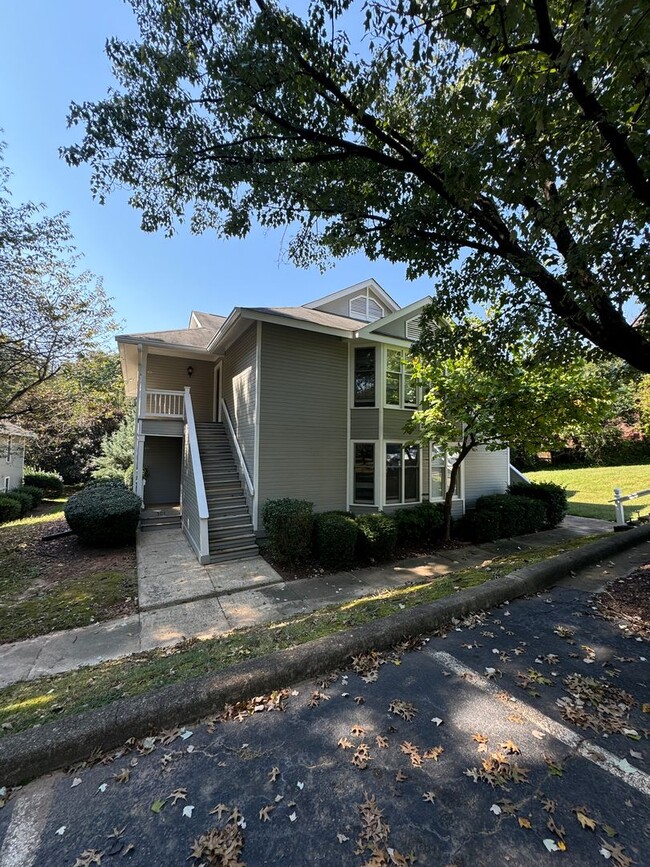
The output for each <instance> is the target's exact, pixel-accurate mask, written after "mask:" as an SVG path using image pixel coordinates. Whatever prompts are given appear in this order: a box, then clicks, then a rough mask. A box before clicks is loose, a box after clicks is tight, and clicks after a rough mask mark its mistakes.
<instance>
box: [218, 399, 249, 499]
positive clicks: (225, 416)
mask: <svg viewBox="0 0 650 867" xmlns="http://www.w3.org/2000/svg"><path fill="white" fill-rule="evenodd" d="M221 417H222V418H223V419H224V421H225V422H226V427H227V428H228V430H229V431H230V438H231V442H232V443H233V444H234V446H235V452H236V454H237V463H238V464H239V469H240V470H241V473H242V475H243V477H244V480H245V482H246V487H247V488H248V493H249V494H250V495H251V497H252V496H253V495H254V494H255V485H253V480H252V479H251V475H250V473H249V472H248V467H247V466H246V458H245V457H244V453H243V452H242V450H241V446H240V445H239V440H238V439H237V434H236V433H235V428H234V427H233V424H232V420H231V418H230V413H229V412H228V407H227V406H226V402H225V400H224V399H223V398H221Z"/></svg>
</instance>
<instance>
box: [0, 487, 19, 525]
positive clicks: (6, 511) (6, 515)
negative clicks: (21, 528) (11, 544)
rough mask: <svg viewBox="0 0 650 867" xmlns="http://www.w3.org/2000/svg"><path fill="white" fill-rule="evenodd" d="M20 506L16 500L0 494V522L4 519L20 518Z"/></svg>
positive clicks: (2, 522) (3, 521)
mask: <svg viewBox="0 0 650 867" xmlns="http://www.w3.org/2000/svg"><path fill="white" fill-rule="evenodd" d="M20 510H21V506H20V503H19V502H18V500H16V499H14V498H12V497H8V496H7V495H6V494H0V524H4V523H5V522H6V521H16V520H18V518H20Z"/></svg>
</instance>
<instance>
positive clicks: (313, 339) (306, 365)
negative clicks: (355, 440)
mask: <svg viewBox="0 0 650 867" xmlns="http://www.w3.org/2000/svg"><path fill="white" fill-rule="evenodd" d="M347 381H348V349H347V345H346V344H345V342H344V341H343V340H341V339H340V338H337V337H331V336H329V335H325V334H315V333H312V332H306V331H299V330H297V329H292V328H283V327H282V326H278V325H271V324H268V323H263V324H262V346H261V364H260V465H259V505H260V518H261V508H262V506H263V505H264V503H265V501H266V500H268V499H276V498H277V497H298V498H300V499H306V500H311V501H312V502H313V503H314V511H316V512H323V511H326V510H329V509H345V508H346V503H347V454H348V441H347V412H348V406H347V403H348V390H347ZM260 524H261V521H260Z"/></svg>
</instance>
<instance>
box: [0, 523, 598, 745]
mask: <svg viewBox="0 0 650 867" xmlns="http://www.w3.org/2000/svg"><path fill="white" fill-rule="evenodd" d="M596 538H600V537H599V536H585V537H582V538H580V539H573V540H570V541H567V542H563V543H562V544H559V545H552V546H548V547H544V548H539V549H533V550H531V549H526V550H523V551H521V552H517V553H515V554H510V555H507V556H502V557H495V558H494V559H493V560H492V561H491V562H490V564H489V565H488V566H484V567H480V568H469V569H464V570H462V571H458V572H452V573H450V574H449V575H445V576H443V577H437V578H433V579H431V580H429V581H426V582H421V583H417V584H410V585H407V586H404V587H399V588H395V589H390V590H385V591H383V592H381V593H377V594H374V595H372V596H366V597H363V598H361V599H355V600H350V601H347V602H341V603H339V604H336V605H329V606H327V607H326V608H321V609H319V610H317V611H314V612H312V613H311V614H305V615H300V616H297V617H292V618H290V619H285V620H282V621H278V622H276V623H270V624H267V623H265V624H263V625H260V626H253V627H248V628H246V629H239V630H236V631H233V632H231V633H229V634H228V635H225V636H222V637H220V638H213V639H208V640H205V641H198V640H197V639H194V640H191V641H187V642H184V643H183V644H178V645H176V646H174V647H171V648H166V649H157V650H152V651H148V652H144V653H139V654H135V655H133V656H129V657H125V658H124V659H118V660H114V661H110V662H104V663H100V664H99V665H93V666H87V667H85V668H82V669H77V670H76V671H70V672H65V673H63V674H57V675H52V676H50V677H43V678H39V679H38V680H33V681H22V682H19V683H15V684H12V685H11V686H8V687H5V688H4V689H2V690H0V725H1V726H2V727H1V728H0V736H6V735H7V734H11V733H12V732H16V731H21V730H23V729H26V728H29V727H30V726H34V725H40V724H43V723H45V722H49V721H50V720H52V719H53V718H55V717H57V716H67V715H70V714H75V713H81V712H83V711H86V710H90V709H92V708H97V707H102V706H104V705H106V704H109V703H110V702H112V701H115V700H117V699H120V698H127V697H129V696H136V695H141V694H142V693H145V692H149V691H151V690H154V689H157V688H159V687H162V686H167V685H168V684H172V683H177V682H179V681H183V680H187V679H189V678H193V677H199V676H200V675H204V674H210V673H214V672H218V671H222V670H223V669H225V668H228V667H229V666H231V665H233V664H235V663H236V662H240V661H241V660H243V659H251V658H255V657H258V656H264V655H266V654H269V653H273V652H275V651H278V650H285V649H287V648H290V647H296V646H298V645H300V644H304V643H305V642H307V641H312V640H313V639H316V638H321V637H324V636H326V635H332V634H334V633H336V632H340V631H344V630H346V629H350V628H352V627H354V626H359V625H361V624H363V623H368V622H369V621H372V620H377V619H378V618H382V617H388V616H389V615H391V614H394V613H396V612H397V611H400V610H403V609H405V608H413V607H415V606H417V605H424V604H426V603H429V602H435V601H436V600H438V599H442V598H444V597H445V596H451V595H453V594H454V593H457V592H458V591H459V590H464V589H465V588H468V587H475V586H477V585H479V584H483V583H484V582H485V581H490V580H493V579H494V578H498V577H500V576H502V575H507V574H508V573H509V572H512V571H514V570H515V569H518V568H520V567H522V566H525V565H529V564H532V563H536V562H538V561H540V560H546V559H548V558H549V557H553V556H555V555H556V554H560V553H562V552H563V551H567V550H569V549H571V548H577V547H580V546H582V545H584V544H586V543H587V542H592V541H593V540H594V539H596Z"/></svg>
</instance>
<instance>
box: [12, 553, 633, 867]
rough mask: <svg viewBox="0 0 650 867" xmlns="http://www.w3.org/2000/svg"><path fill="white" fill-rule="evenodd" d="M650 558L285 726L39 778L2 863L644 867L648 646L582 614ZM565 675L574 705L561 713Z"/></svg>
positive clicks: (288, 719)
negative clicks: (602, 590) (226, 850)
mask: <svg viewBox="0 0 650 867" xmlns="http://www.w3.org/2000/svg"><path fill="white" fill-rule="evenodd" d="M649 548H650V546H648V545H645V546H644V549H643V550H641V551H639V550H637V551H635V552H633V553H627V554H625V555H622V556H621V557H620V558H619V559H618V560H617V561H616V563H615V564H613V565H610V563H609V562H607V563H603V564H601V566H600V567H599V568H597V569H593V570H590V571H589V572H586V573H581V574H580V575H578V576H577V577H576V578H575V579H574V580H573V581H570V582H568V583H565V584H563V585H561V586H559V587H556V588H554V589H553V590H552V591H551V592H549V593H547V594H544V595H540V596H538V597H533V598H530V599H527V600H521V601H518V602H514V603H512V604H510V605H508V606H503V607H501V608H500V609H497V610H495V611H493V612H491V613H490V614H489V615H486V616H485V617H484V618H472V619H470V621H469V622H466V623H463V624H459V625H458V626H457V627H456V628H453V629H452V630H451V631H450V632H449V633H448V634H447V635H446V636H444V637H443V636H433V637H431V638H430V639H429V640H428V641H426V642H424V643H423V644H422V645H421V646H419V647H418V648H417V649H415V650H412V651H408V652H397V653H394V654H388V655H387V656H386V657H384V659H383V660H382V664H381V665H379V667H378V669H377V679H376V680H374V681H373V675H372V665H369V666H368V667H367V668H366V670H367V671H370V672H371V674H370V677H369V678H366V680H364V679H362V677H360V676H359V674H358V673H355V672H354V671H353V670H352V669H351V670H350V671H348V672H340V673H338V675H337V676H336V678H334V677H333V678H332V682H331V683H330V684H328V685H327V688H323V687H322V686H319V685H316V684H314V683H312V682H309V683H302V684H299V685H297V686H296V687H295V689H292V690H290V691H289V692H288V695H287V696H286V699H285V701H284V708H285V709H284V711H277V710H260V711H259V712H257V713H253V714H252V715H247V716H245V717H244V718H243V720H242V721H238V720H230V721H214V722H212V723H206V722H203V723H201V724H197V725H191V726H189V727H188V729H187V730H186V731H185V732H184V733H183V734H184V735H185V738H183V737H182V736H179V733H178V732H176V733H174V732H172V733H170V735H169V738H173V739H172V740H171V742H169V743H162V742H161V741H160V740H159V739H158V740H156V741H155V744H154V745H153V750H152V751H150V752H149V749H150V748H151V746H152V744H151V743H145V744H139V745H135V746H132V747H129V748H128V750H127V751H126V752H125V754H124V755H121V756H118V757H117V758H115V759H114V761H112V762H111V763H108V764H96V765H94V766H92V767H85V768H80V769H76V770H72V771H71V772H70V773H68V774H63V773H59V774H54V775H51V776H48V777H46V778H43V779H41V780H38V781H35V782H34V783H32V784H30V785H29V786H27V787H25V788H24V789H23V790H21V791H19V792H17V793H16V794H15V795H14V797H13V798H12V799H11V800H10V801H9V802H8V804H7V806H6V807H5V808H4V809H2V810H0V838H1V839H4V843H3V845H2V849H1V850H0V865H1V867H31V865H38V867H47V865H57V867H59V865H62V867H64V865H66V867H67V865H70V867H72V865H75V864H76V865H77V867H81V865H86V864H88V865H92V864H95V863H96V864H100V863H101V865H104V867H105V865H111V867H113V865H120V864H130V865H134V867H135V865H137V867H177V865H178V867H179V865H184V864H185V865H186V864H191V865H199V864H206V865H208V864H222V863H223V864H227V865H235V864H237V863H240V862H241V863H245V864H248V865H249V867H251V865H271V864H273V865H275V864H281V865H287V867H292V865H312V864H316V865H362V864H366V863H369V862H370V859H371V851H370V848H368V847H369V846H370V845H371V844H372V842H373V841H374V842H375V843H376V845H377V847H378V850H379V851H380V852H382V853H383V855H382V856H377V859H376V860H375V861H372V864H373V865H384V864H386V865H389V864H397V865H400V864H405V863H409V861H408V860H406V861H405V860H402V859H405V858H406V859H409V858H410V857H411V856H413V857H414V858H415V862H414V863H416V864H418V865H435V867H445V865H456V867H470V865H472V867H475V865H485V867H488V865H490V867H493V865H529V864H533V863H534V864H539V865H540V867H543V865H547V864H548V865H553V864H557V863H564V864H570V865H572V867H573V865H576V867H593V865H598V864H605V863H606V861H607V862H608V863H609V864H612V865H616V867H628V865H629V864H631V863H634V864H638V865H644V864H645V865H647V864H650V820H649V816H650V813H649V808H650V776H649V775H648V773H647V772H648V771H650V747H649V746H648V741H647V740H646V736H647V734H648V733H649V732H648V731H647V729H648V728H650V714H648V713H644V712H643V707H642V706H643V704H644V703H647V702H650V689H649V688H648V683H649V678H648V665H649V664H650V663H649V661H648V660H650V648H648V646H647V643H644V642H639V641H637V640H636V639H635V638H633V637H626V636H625V634H624V632H623V630H621V629H620V628H619V627H618V626H617V625H616V624H611V623H608V622H606V621H604V620H602V619H601V618H600V617H598V616H597V615H596V613H595V611H594V610H593V607H592V603H591V602H590V593H591V591H592V590H593V589H594V588H595V587H597V586H599V585H602V583H603V581H606V580H609V579H611V578H613V577H614V576H615V575H617V574H624V573H625V572H626V571H627V570H628V569H629V568H630V567H631V566H633V565H635V564H636V563H639V562H642V561H645V562H647V561H648V560H650V556H648V552H649ZM576 675H577V676H578V677H577V679H576V677H575V676H576ZM567 677H573V678H574V679H573V680H572V685H573V691H574V692H576V690H582V692H580V693H578V695H579V697H580V696H581V697H582V699H583V700H584V703H583V705H582V706H581V705H580V704H579V702H576V700H575V699H573V700H572V701H569V703H568V704H567V705H566V709H565V711H564V715H563V713H562V709H561V707H560V706H559V705H558V703H557V702H558V699H563V698H568V699H570V698H571V696H570V691H569V690H568V689H567V688H566V687H565V684H564V681H565V679H566V678H567ZM585 678H590V679H594V680H595V684H594V682H592V681H591V680H585ZM368 679H369V680H370V681H371V682H367V680H368ZM600 684H605V686H604V687H603V689H604V692H602V693H600V692H596V693H594V691H595V690H598V689H599V685H600ZM612 689H615V690H619V691H620V692H617V693H612ZM314 694H316V696H315V695H314ZM594 694H595V695H596V697H597V701H596V705H597V706H592V705H590V704H589V701H588V699H589V697H591V696H594ZM628 695H629V696H632V697H633V700H632V699H630V698H628ZM630 702H631V706H628V705H629V704H630ZM391 708H392V711H393V712H391ZM395 711H397V713H395ZM411 713H413V714H414V715H413V716H412V718H411V719H405V718H404V715H406V716H407V717H408V716H411ZM400 714H402V715H400ZM567 714H568V715H569V716H570V717H571V718H572V719H574V720H575V721H576V722H571V721H569V720H567V718H566V715H567ZM579 723H580V724H579ZM585 723H591V724H592V726H594V727H595V728H594V727H591V728H585V727H584V724H585ZM603 726H605V727H607V728H609V729H610V731H609V732H603V731H602V730H599V729H602V727H603ZM617 729H618V731H616V730H617ZM620 729H627V730H628V733H627V734H624V733H622V731H620ZM190 733H191V734H190ZM635 733H636V734H635ZM637 738H640V740H637ZM341 739H343V741H342V742H341V743H342V745H339V742H340V741H341ZM378 739H379V740H378ZM348 744H350V746H349V745H348ZM362 744H366V745H367V749H363V748H361V745H362ZM89 746H90V745H89ZM440 747H442V750H440V749H439V748H440ZM355 755H356V763H355V761H353V759H354V757H355ZM366 758H367V760H366ZM484 762H485V763H486V764H485V765H484V764H483V763H484ZM358 765H361V766H363V765H366V766H365V767H358ZM635 769H637V770H635ZM127 778H128V779H127ZM120 779H121V780H123V781H122V782H120V781H119V780H120ZM172 793H176V795H177V797H176V803H174V797H173V796H172ZM219 804H223V805H225V808H224V809H222V810H218V811H217V812H216V813H215V812H212V813H211V811H213V810H214V808H216V807H218V805H219ZM362 805H365V806H362ZM152 807H154V809H152ZM267 807H268V808H269V809H268V810H266V815H267V816H268V821H265V820H264V815H265V812H264V808H267ZM260 811H262V813H260ZM233 812H234V818H233V819H231V820H230V821H229V817H230V816H232V815H233ZM237 823H238V824H237ZM583 825H584V827H583ZM211 828H215V829H217V830H218V831H220V832H221V833H215V834H213V835H212V837H211V838H210V839H207V838H204V840H203V842H199V843H198V846H196V847H195V848H194V849H193V846H194V844H195V841H197V840H199V841H200V838H201V836H202V835H206V834H207V832H208V831H209V829H211ZM122 829H124V830H123V832H122V833H121V834H120V835H119V836H118V837H115V836H113V837H111V836H110V835H111V834H112V833H113V832H114V830H117V831H118V832H119V831H121V830H122ZM57 831H58V832H59V833H57ZM130 844H132V847H133V848H131V846H130ZM210 845H211V846H212V850H213V851H214V852H217V851H219V847H220V846H230V852H231V855H232V857H231V860H221V859H220V858H219V857H217V855H214V856H213V860H210V858H209V857H208V852H209V851H210V850H209V846H210ZM240 845H241V847H242V848H241V853H240V855H239V862H238V860H237V857H236V855H237V852H238V851H239V846H240ZM206 847H207V848H206ZM556 847H557V848H556ZM564 847H566V851H563V848H564ZM601 849H602V852H601V851H600V850H601ZM359 850H362V851H361V852H360V851H359ZM549 850H553V851H549ZM192 852H195V853H196V854H197V856H198V857H196V858H192V857H191V856H192ZM102 853H103V854H102ZM233 853H234V854H233ZM382 858H383V860H382ZM188 859H189V860H188ZM558 859H559V860H558ZM627 859H631V860H627Z"/></svg>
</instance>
